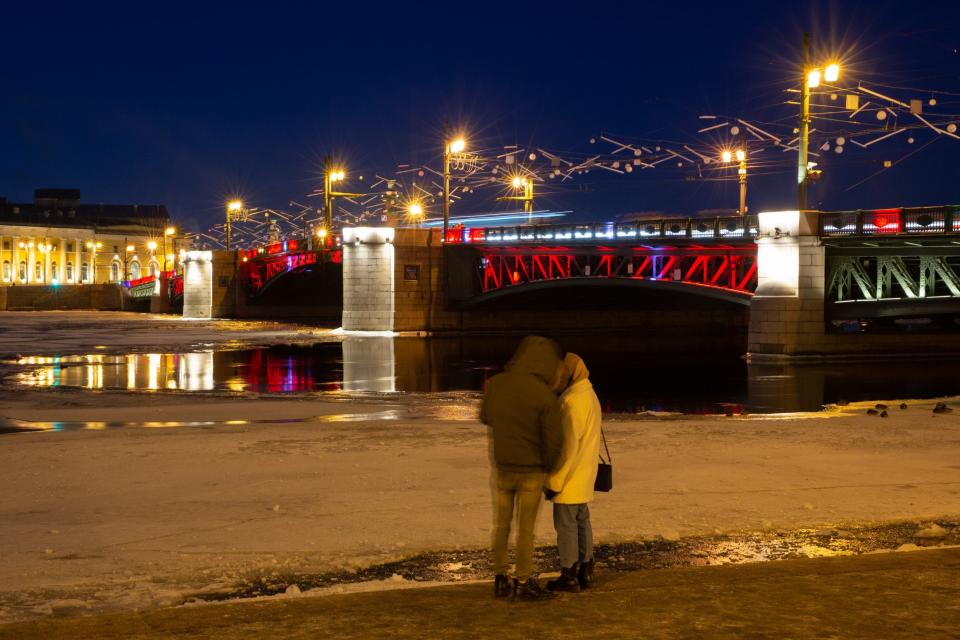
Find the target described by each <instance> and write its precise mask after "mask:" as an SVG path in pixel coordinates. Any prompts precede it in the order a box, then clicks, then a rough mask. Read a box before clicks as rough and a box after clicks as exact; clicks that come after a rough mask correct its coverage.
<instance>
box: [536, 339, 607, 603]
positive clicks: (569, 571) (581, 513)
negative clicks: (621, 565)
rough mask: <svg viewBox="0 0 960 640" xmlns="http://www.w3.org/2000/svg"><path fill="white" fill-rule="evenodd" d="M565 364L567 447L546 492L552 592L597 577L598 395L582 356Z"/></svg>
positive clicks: (563, 401)
mask: <svg viewBox="0 0 960 640" xmlns="http://www.w3.org/2000/svg"><path fill="white" fill-rule="evenodd" d="M564 364H565V365H566V368H567V370H568V371H570V374H571V376H570V385H569V386H568V387H567V388H566V390H565V391H564V392H563V393H562V394H561V395H560V409H561V425H562V427H563V449H562V451H561V454H560V463H559V466H558V467H556V469H555V471H553V473H551V474H550V475H549V476H548V477H547V483H546V487H545V488H544V493H545V494H546V496H547V498H550V499H552V500H553V524H554V527H555V528H556V530H557V550H558V551H559V553H560V569H561V574H560V577H559V578H557V579H556V580H551V581H549V582H548V583H547V588H548V589H550V590H553V591H573V592H579V591H580V589H581V588H586V587H588V586H590V583H591V582H592V580H593V530H592V529H591V527H590V509H589V507H588V504H589V503H590V502H592V501H593V485H594V482H595V481H596V479H597V461H598V459H599V456H600V422H601V419H600V400H599V399H598V398H597V394H596V393H595V392H594V390H593V385H592V384H591V383H590V380H589V375H590V372H589V371H588V370H587V365H586V364H584V362H583V360H582V359H581V358H580V356H578V355H576V354H575V353H568V354H567V355H566V356H565V357H564Z"/></svg>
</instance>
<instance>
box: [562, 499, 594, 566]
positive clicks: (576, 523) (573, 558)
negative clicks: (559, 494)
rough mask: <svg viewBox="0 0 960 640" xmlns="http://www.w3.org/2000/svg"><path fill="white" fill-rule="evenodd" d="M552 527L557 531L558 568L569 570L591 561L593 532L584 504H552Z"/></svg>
mask: <svg viewBox="0 0 960 640" xmlns="http://www.w3.org/2000/svg"><path fill="white" fill-rule="evenodd" d="M553 527H554V528H555V529H556V530H557V551H559V552H560V566H561V567H562V568H564V569H569V568H570V567H572V566H573V564H574V563H575V562H580V563H581V564H582V563H584V562H586V561H587V560H592V559H593V530H592V529H591V528H590V508H589V507H587V505H586V504H554V505H553Z"/></svg>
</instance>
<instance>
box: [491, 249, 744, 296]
mask: <svg viewBox="0 0 960 640" xmlns="http://www.w3.org/2000/svg"><path fill="white" fill-rule="evenodd" d="M478 274H479V276H480V282H481V287H482V290H483V293H485V294H486V293H493V292H496V291H500V290H504V289H507V288H510V287H519V286H523V285H529V284H534V283H541V282H543V283H545V282H547V281H552V280H572V279H583V280H608V281H609V280H616V281H618V282H617V284H628V283H630V282H636V283H638V284H645V285H649V284H657V283H662V284H664V285H667V286H671V285H685V286H689V287H691V291H690V292H691V293H703V294H706V295H713V296H718V297H724V298H729V299H738V300H741V301H744V302H745V301H748V300H749V299H750V297H751V296H752V295H753V292H754V290H756V287H757V254H756V248H755V246H753V244H752V243H751V244H749V245H741V246H736V245H727V244H723V245H715V244H711V245H709V246H702V245H682V246H675V247H671V246H636V247H630V248H627V247H616V248H614V247H609V248H607V247H592V248H590V249H586V248H580V247H542V246H541V247H536V248H531V247H525V248H517V249H510V248H506V247H504V248H500V247H497V248H493V247H489V248H488V247H484V248H483V251H482V252H481V257H480V260H479V263H478ZM694 288H697V289H699V290H698V291H694V290H693V289H694Z"/></svg>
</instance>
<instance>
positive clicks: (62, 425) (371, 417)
mask: <svg viewBox="0 0 960 640" xmlns="http://www.w3.org/2000/svg"><path fill="white" fill-rule="evenodd" d="M400 419H414V418H413V417H412V416H410V415H408V414H407V412H406V411H404V410H399V409H387V410H384V411H372V412H369V413H335V414H329V415H322V416H311V417H308V418H270V419H260V420H163V421H158V420H150V421H144V422H134V421H131V422H124V421H116V422H102V421H96V420H63V421H57V422H40V421H37V422H35V421H31V420H12V419H9V418H7V419H0V434H4V433H29V432H33V431H100V430H104V429H124V428H143V429H169V428H176V427H217V426H231V425H248V424H250V425H255V424H290V423H323V422H367V421H381V420H400Z"/></svg>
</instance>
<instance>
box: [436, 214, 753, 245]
mask: <svg viewBox="0 0 960 640" xmlns="http://www.w3.org/2000/svg"><path fill="white" fill-rule="evenodd" d="M756 235H757V218H756V216H730V217H721V218H664V219H658V220H638V221H634V222H601V223H587V224H547V225H524V226H518V227H476V228H473V227H460V228H453V229H449V230H448V231H447V235H446V239H445V240H446V243H447V244H473V243H491V244H518V243H533V244H551V243H555V242H564V243H566V242H597V241H601V242H618V241H619V242H636V241H644V240H682V239H690V240H734V239H737V238H753V237H756Z"/></svg>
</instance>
